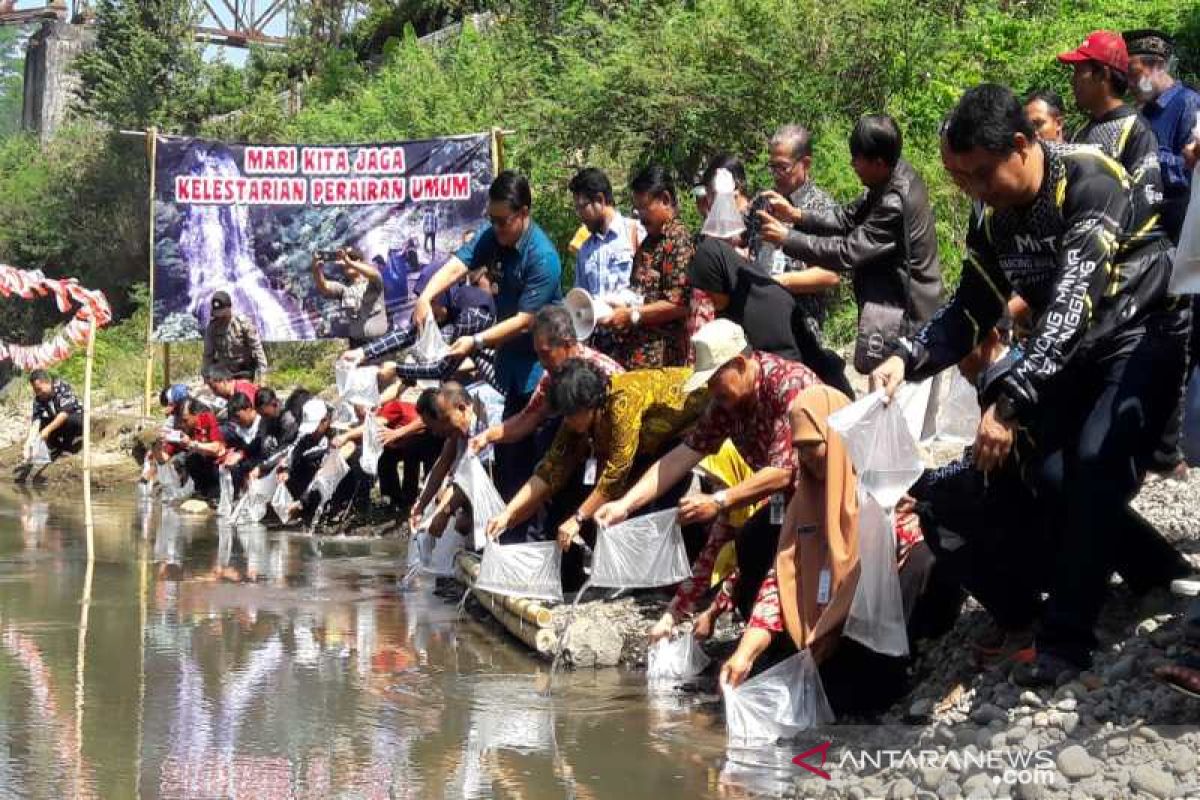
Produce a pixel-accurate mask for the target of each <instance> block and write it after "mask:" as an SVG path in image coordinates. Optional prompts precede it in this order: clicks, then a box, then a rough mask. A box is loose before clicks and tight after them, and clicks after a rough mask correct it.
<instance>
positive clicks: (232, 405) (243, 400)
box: [225, 392, 254, 417]
mask: <svg viewBox="0 0 1200 800" xmlns="http://www.w3.org/2000/svg"><path fill="white" fill-rule="evenodd" d="M249 408H254V404H253V403H251V402H250V398H249V397H247V396H246V394H245V393H244V392H234V393H233V397H231V398H229V404H228V405H227V406H225V413H226V414H228V415H229V416H231V417H232V416H233V415H235V414H240V413H241V412H243V411H245V410H246V409H249Z"/></svg>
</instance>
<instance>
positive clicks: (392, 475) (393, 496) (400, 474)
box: [379, 433, 442, 512]
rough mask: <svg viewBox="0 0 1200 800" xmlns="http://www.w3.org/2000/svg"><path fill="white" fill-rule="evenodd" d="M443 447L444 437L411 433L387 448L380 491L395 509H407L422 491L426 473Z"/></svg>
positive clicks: (381, 466) (380, 461)
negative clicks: (422, 480)
mask: <svg viewBox="0 0 1200 800" xmlns="http://www.w3.org/2000/svg"><path fill="white" fill-rule="evenodd" d="M441 449H442V440H441V439H439V438H438V437H436V436H434V435H432V434H429V433H419V434H417V435H416V436H409V437H407V438H405V439H403V440H401V441H400V442H399V443H397V444H396V445H395V446H393V447H385V448H383V454H382V455H381V456H380V457H379V493H380V494H381V495H383V496H384V497H385V498H387V500H388V502H390V503H391V505H392V506H393V507H394V508H397V509H399V510H400V511H405V512H407V511H408V510H409V508H410V507H411V506H412V504H413V503H415V502H416V500H417V495H418V494H419V493H420V491H421V476H422V474H425V475H428V474H429V471H430V469H432V468H433V462H435V461H437V457H438V453H440V452H441ZM397 468H399V470H398V469H397Z"/></svg>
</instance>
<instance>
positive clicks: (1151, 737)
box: [1137, 725, 1162, 742]
mask: <svg viewBox="0 0 1200 800" xmlns="http://www.w3.org/2000/svg"><path fill="white" fill-rule="evenodd" d="M1137 735H1138V736H1140V737H1142V738H1143V739H1145V740H1146V741H1147V742H1157V741H1161V740H1162V736H1160V735H1159V733H1158V731H1156V730H1154V728H1151V727H1148V726H1146V725H1143V726H1142V727H1140V728H1138V729H1137Z"/></svg>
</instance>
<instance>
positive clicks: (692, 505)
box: [679, 494, 721, 525]
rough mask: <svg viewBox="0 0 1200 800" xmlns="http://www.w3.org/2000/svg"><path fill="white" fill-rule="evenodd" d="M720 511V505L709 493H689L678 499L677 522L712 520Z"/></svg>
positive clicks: (690, 522) (688, 522)
mask: <svg viewBox="0 0 1200 800" xmlns="http://www.w3.org/2000/svg"><path fill="white" fill-rule="evenodd" d="M720 513H721V506H720V505H719V504H718V503H717V501H716V500H714V499H713V497H712V495H710V494H691V495H688V496H687V497H685V498H683V499H682V500H680V501H679V524H680V525H691V524H693V523H697V522H712V521H713V520H714V519H716V518H717V515H718V514H720Z"/></svg>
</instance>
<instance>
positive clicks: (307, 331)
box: [154, 133, 493, 342]
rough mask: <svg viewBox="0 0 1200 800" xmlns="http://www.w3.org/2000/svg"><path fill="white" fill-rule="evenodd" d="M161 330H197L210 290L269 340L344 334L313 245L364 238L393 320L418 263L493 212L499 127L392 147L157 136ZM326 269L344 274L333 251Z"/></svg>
mask: <svg viewBox="0 0 1200 800" xmlns="http://www.w3.org/2000/svg"><path fill="white" fill-rule="evenodd" d="M155 161H156V170H157V178H156V181H155V183H156V185H155V187H154V192H155V219H154V226H155V237H156V238H155V248H154V256H155V274H154V280H155V289H154V294H155V297H154V330H155V338H156V339H157V340H158V341H163V342H172V341H182V340H186V339H199V338H201V337H202V336H203V332H204V330H205V327H206V325H207V324H208V316H209V304H210V299H211V297H212V294H213V292H216V291H220V290H224V291H227V292H228V293H229V295H230V297H231V298H232V299H233V309H234V311H235V312H236V313H238V314H244V315H245V316H247V317H248V318H250V319H251V320H252V321H253V322H254V323H255V325H257V327H258V330H259V333H260V334H261V335H262V338H263V339H265V340H267V341H301V340H308V339H329V338H339V337H344V336H346V331H347V316H346V315H347V313H352V312H350V311H349V310H348V309H345V308H344V307H343V299H341V298H337V297H331V296H323V295H321V294H320V293H319V292H318V291H317V286H316V280H315V278H314V275H313V259H314V256H316V254H317V253H332V252H334V251H336V250H338V249H339V248H344V247H346V248H348V247H353V248H357V249H358V250H359V251H360V252H361V253H362V255H363V258H364V260H365V261H367V262H369V263H371V264H372V265H373V266H374V267H375V268H376V269H378V270H379V272H380V273H381V275H382V277H383V285H384V295H385V298H386V303H387V308H388V313H389V318H390V320H391V321H392V324H395V323H396V322H398V321H401V320H403V319H404V318H405V317H406V315H407V313H408V311H409V310H411V306H412V301H413V300H415V297H413V296H412V292H411V288H410V287H412V286H413V285H415V283H416V282H417V280H418V277H419V276H420V275H421V273H422V272H424V273H426V274H428V273H429V271H430V270H432V269H435V268H436V267H437V266H438V265H440V264H442V263H444V262H445V261H446V259H447V258H449V256H450V254H452V253H453V252H454V251H455V250H457V249H458V247H459V245H460V244H461V243H462V242H463V241H464V240H465V239H467V238H468V237H470V236H471V235H473V234H474V233H475V232H476V231H477V230H478V229H479V228H480V227H481V225H483V224H484V222H485V212H486V209H487V190H488V185H489V184H490V183H491V181H492V177H493V176H492V161H491V136H490V135H489V134H486V133H483V134H472V135H468V136H452V137H447V138H444V139H426V140H420V141H411V142H395V143H388V144H370V145H345V146H328V145H322V146H307V145H241V144H225V143H222V142H213V141H205V140H201V139H175V138H172V139H160V140H159V141H158V143H157V156H156V159H155ZM321 268H322V269H323V270H324V272H325V275H326V278H328V279H329V280H333V281H339V282H342V283H343V284H345V283H347V282H348V280H349V277H350V276H346V275H344V274H342V273H341V270H340V268H339V267H338V265H337V264H336V263H335V262H330V261H328V260H327V261H326V262H325V263H323V264H322V267H321Z"/></svg>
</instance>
